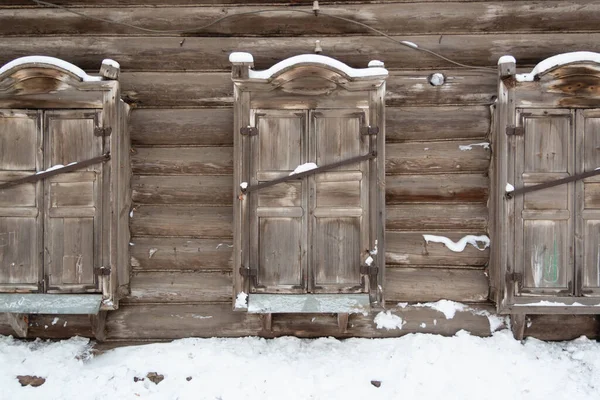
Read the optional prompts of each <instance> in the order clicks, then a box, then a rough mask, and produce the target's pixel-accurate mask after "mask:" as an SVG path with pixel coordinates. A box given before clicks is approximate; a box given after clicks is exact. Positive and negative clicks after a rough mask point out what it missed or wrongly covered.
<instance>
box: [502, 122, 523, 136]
mask: <svg viewBox="0 0 600 400" xmlns="http://www.w3.org/2000/svg"><path fill="white" fill-rule="evenodd" d="M506 134H507V135H509V136H513V135H519V136H522V135H524V134H525V128H524V127H522V126H514V125H509V126H507V127H506Z"/></svg>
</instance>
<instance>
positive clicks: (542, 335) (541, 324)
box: [524, 315, 600, 340]
mask: <svg viewBox="0 0 600 400" xmlns="http://www.w3.org/2000/svg"><path fill="white" fill-rule="evenodd" d="M524 336H525V337H535V338H537V339H540V340H573V339H577V338H578V337H580V336H587V337H588V338H589V339H597V338H598V337H600V319H598V316H596V315H527V320H526V324H525V334H524Z"/></svg>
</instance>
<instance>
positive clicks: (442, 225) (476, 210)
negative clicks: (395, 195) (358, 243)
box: [385, 203, 488, 232]
mask: <svg viewBox="0 0 600 400" xmlns="http://www.w3.org/2000/svg"><path fill="white" fill-rule="evenodd" d="M385 214H386V222H385V227H386V229H388V230H399V231H408V230H416V231H423V230H433V231H436V230H446V229H448V230H454V231H472V232H473V231H476V232H485V231H486V228H487V220H488V209H487V207H486V206H485V204H478V203H472V204H418V203H417V204H397V205H390V206H388V207H386V210H385Z"/></svg>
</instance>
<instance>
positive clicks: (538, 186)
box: [506, 169, 600, 199]
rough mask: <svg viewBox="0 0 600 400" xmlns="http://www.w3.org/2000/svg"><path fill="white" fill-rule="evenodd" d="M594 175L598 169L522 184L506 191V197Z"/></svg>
mask: <svg viewBox="0 0 600 400" xmlns="http://www.w3.org/2000/svg"><path fill="white" fill-rule="evenodd" d="M595 175H600V169H595V170H592V171H587V172H582V173H581V174H577V175H573V176H567V177H566V178H561V179H557V180H555V181H551V182H544V183H540V184H539V185H533V186H524V187H522V188H518V189H515V190H513V191H512V192H506V197H507V198H509V199H510V198H513V197H514V196H517V195H519V194H525V193H529V192H535V191H537V190H542V189H547V188H551V187H554V186H558V185H562V184H564V183H569V182H575V181H579V180H581V179H585V178H589V177H590V176H595Z"/></svg>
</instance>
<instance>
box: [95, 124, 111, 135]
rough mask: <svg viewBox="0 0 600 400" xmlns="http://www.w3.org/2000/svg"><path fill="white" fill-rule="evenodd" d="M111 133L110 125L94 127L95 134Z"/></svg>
mask: <svg viewBox="0 0 600 400" xmlns="http://www.w3.org/2000/svg"><path fill="white" fill-rule="evenodd" d="M111 133H112V128H111V127H110V126H108V127H106V128H100V127H96V128H94V135H95V136H110V134H111Z"/></svg>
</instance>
